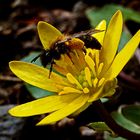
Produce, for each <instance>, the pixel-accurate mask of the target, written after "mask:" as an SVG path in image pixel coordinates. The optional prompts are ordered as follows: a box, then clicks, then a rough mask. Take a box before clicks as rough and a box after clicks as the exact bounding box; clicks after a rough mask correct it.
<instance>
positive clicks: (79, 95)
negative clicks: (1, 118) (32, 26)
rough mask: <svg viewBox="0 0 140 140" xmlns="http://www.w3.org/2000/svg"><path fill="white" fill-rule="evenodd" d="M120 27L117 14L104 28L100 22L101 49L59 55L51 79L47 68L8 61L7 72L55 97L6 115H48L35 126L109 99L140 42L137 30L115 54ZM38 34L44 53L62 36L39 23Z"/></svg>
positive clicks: (34, 102) (26, 104)
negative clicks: (103, 99) (10, 71)
mask: <svg viewBox="0 0 140 140" xmlns="http://www.w3.org/2000/svg"><path fill="white" fill-rule="evenodd" d="M122 26H123V19H122V14H121V12H120V11H117V12H116V13H115V14H114V15H113V17H112V18H111V20H110V23H109V25H108V28H107V29H106V22H105V21H104V20H103V21H101V22H100V24H99V25H98V26H97V27H96V28H97V29H99V30H104V31H103V32H99V33H96V34H94V35H93V36H94V37H95V38H96V39H98V41H99V42H100V43H101V45H102V49H101V50H94V49H88V50H87V53H86V54H85V53H83V51H82V50H80V49H73V50H72V52H70V53H69V55H67V54H64V55H62V56H61V59H60V60H57V61H55V64H54V66H53V68H54V69H55V70H57V71H58V72H59V73H60V74H56V73H54V72H52V73H51V77H50V79H49V78H48V75H49V70H48V69H46V68H42V67H40V66H37V65H34V64H31V63H26V62H20V61H12V62H10V69H11V70H12V71H13V73H15V74H16V75H17V76H18V77H19V78H21V79H22V80H24V81H25V82H27V83H29V84H31V85H34V86H37V87H39V88H42V89H45V90H48V91H51V92H55V93H57V95H53V96H48V97H44V98H41V99H37V100H35V101H31V102H29V103H25V104H22V105H19V106H16V107H14V108H12V109H11V110H9V113H10V114H11V115H13V116H17V117H26V116H33V115H39V114H44V113H50V114H49V115H48V116H46V117H45V118H44V119H42V120H41V121H40V122H39V123H38V124H37V125H45V124H51V123H54V122H56V121H58V120H61V119H63V118H64V117H66V116H69V115H75V114H78V113H80V112H81V111H83V110H84V109H86V108H87V107H88V106H89V105H90V104H91V103H92V102H93V101H96V100H98V99H100V98H102V97H105V96H111V95H112V94H113V93H114V92H115V88H116V86H117V80H116V77H117V75H118V74H119V72H120V71H121V70H122V68H123V67H124V66H125V64H126V63H127V62H128V61H129V59H130V58H131V56H132V55H133V53H134V51H135V50H136V48H137V46H138V44H139V42H140V30H139V31H138V32H137V33H136V34H135V35H134V36H133V37H132V38H131V40H130V41H129V42H128V43H127V44H126V45H125V46H124V48H123V49H122V50H121V51H120V52H119V53H118V54H117V49H118V44H119V41H120V36H121V33H122ZM38 32H39V37H40V39H41V42H42V44H43V46H44V49H45V50H46V49H49V48H50V46H51V45H52V44H53V43H54V42H55V41H56V40H57V39H58V38H59V37H60V36H62V34H61V32H60V31H58V30H57V29H56V28H54V27H53V26H51V25H50V24H48V23H45V22H42V21H41V22H39V24H38ZM38 94H39V93H38Z"/></svg>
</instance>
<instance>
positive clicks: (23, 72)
mask: <svg viewBox="0 0 140 140" xmlns="http://www.w3.org/2000/svg"><path fill="white" fill-rule="evenodd" d="M9 66H10V69H11V70H12V72H13V73H14V74H15V75H17V76H18V77H19V78H20V79H22V80H23V81H25V82H27V83H29V84H31V85H33V86H36V87H39V88H42V89H45V90H48V91H52V92H59V91H61V89H63V88H64V87H65V86H69V84H68V83H67V82H66V79H65V78H63V77H62V76H60V75H58V74H56V73H54V72H52V73H51V76H50V79H49V78H48V76H49V72H50V71H49V70H48V69H45V68H42V67H40V66H37V65H34V64H31V63H26V62H21V61H12V62H10V63H9Z"/></svg>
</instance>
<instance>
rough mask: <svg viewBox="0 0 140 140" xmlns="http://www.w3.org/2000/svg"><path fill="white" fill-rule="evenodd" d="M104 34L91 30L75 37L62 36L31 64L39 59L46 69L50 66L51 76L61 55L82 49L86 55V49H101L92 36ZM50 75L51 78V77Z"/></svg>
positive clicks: (74, 35)
mask: <svg viewBox="0 0 140 140" xmlns="http://www.w3.org/2000/svg"><path fill="white" fill-rule="evenodd" d="M98 32H102V30H97V29H91V30H86V31H82V32H79V33H75V34H73V35H69V36H68V35H61V36H60V37H58V38H57V40H56V41H55V42H54V43H53V44H52V45H51V46H50V48H48V49H46V50H45V49H44V50H43V51H42V53H41V54H39V55H38V56H37V57H35V58H34V59H33V60H32V61H31V62H34V61H36V60H37V59H38V58H39V57H40V60H41V63H42V65H43V66H44V67H46V66H47V65H49V64H50V74H51V71H52V68H53V64H55V62H54V60H59V59H60V58H61V55H63V54H67V55H69V53H70V52H72V50H73V49H82V50H83V51H84V53H86V48H91V49H97V50H100V49H101V44H100V43H99V42H98V40H97V39H96V38H95V37H93V36H92V34H95V33H98ZM50 74H49V77H50Z"/></svg>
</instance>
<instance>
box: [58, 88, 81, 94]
mask: <svg viewBox="0 0 140 140" xmlns="http://www.w3.org/2000/svg"><path fill="white" fill-rule="evenodd" d="M68 93H79V94H81V93H83V92H82V91H81V90H78V89H75V88H72V87H64V88H63V91H60V92H59V93H58V94H59V95H62V94H68Z"/></svg>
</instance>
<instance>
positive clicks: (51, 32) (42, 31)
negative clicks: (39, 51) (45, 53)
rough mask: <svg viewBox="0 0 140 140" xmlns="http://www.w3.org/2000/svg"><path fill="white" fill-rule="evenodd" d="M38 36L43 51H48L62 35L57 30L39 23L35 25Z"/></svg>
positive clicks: (44, 23) (47, 24) (41, 22)
mask: <svg viewBox="0 0 140 140" xmlns="http://www.w3.org/2000/svg"><path fill="white" fill-rule="evenodd" d="M37 29H38V34H39V37H40V40H41V43H42V45H43V47H44V49H45V50H46V49H49V48H50V47H51V45H52V44H53V43H54V42H55V41H57V39H58V38H59V37H60V36H61V35H62V34H61V32H60V31H59V30H57V29H56V28H55V27H53V26H52V25H50V24H49V23H47V22H43V21H40V22H39V23H38V25H37Z"/></svg>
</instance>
